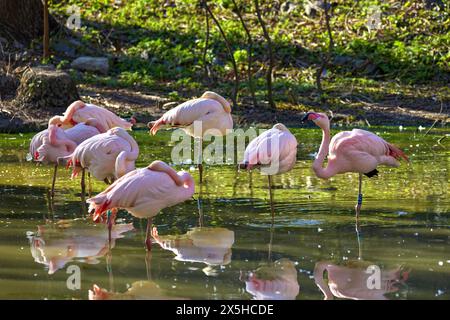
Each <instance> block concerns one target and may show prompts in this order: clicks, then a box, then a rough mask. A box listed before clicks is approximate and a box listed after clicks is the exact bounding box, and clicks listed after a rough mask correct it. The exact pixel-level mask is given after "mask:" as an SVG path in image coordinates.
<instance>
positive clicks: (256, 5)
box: [254, 0, 276, 109]
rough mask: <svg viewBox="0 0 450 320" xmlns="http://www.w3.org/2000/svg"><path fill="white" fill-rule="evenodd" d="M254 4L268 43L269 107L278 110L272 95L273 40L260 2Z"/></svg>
mask: <svg viewBox="0 0 450 320" xmlns="http://www.w3.org/2000/svg"><path fill="white" fill-rule="evenodd" d="M254 3H255V10H256V16H257V17H258V21H259V24H260V25H261V29H262V31H263V34H264V37H265V38H266V41H267V48H268V50H269V67H268V68H267V73H266V79H267V99H268V100H269V106H270V107H271V108H272V109H276V105H275V102H274V100H273V94H272V74H273V66H274V57H273V50H272V40H271V39H270V35H269V33H268V32H267V28H266V24H265V23H264V20H263V19H262V16H261V11H260V9H259V1H258V0H254Z"/></svg>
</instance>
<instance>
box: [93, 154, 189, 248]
mask: <svg viewBox="0 0 450 320" xmlns="http://www.w3.org/2000/svg"><path fill="white" fill-rule="evenodd" d="M194 189H195V186H194V179H193V178H192V176H191V175H190V174H189V173H187V172H185V171H180V172H178V173H177V172H176V171H175V170H174V169H172V168H171V167H170V166H169V165H168V164H166V163H165V162H162V161H153V162H152V163H151V164H150V165H149V166H148V167H146V168H141V169H136V170H134V171H131V172H129V173H127V174H126V175H124V176H122V177H121V178H119V179H118V180H116V181H115V182H114V183H113V184H112V185H110V186H109V187H108V188H106V189H105V190H104V191H103V192H101V193H100V194H98V195H96V196H95V197H93V198H90V199H88V200H87V203H89V204H90V205H89V212H91V211H94V216H93V218H94V221H97V220H99V218H100V217H101V216H102V215H103V214H104V213H105V212H106V211H108V210H111V212H112V216H113V217H112V218H111V217H108V227H109V228H111V226H112V221H114V217H115V215H116V213H117V209H118V208H123V209H126V210H127V211H128V212H130V213H131V214H132V215H133V216H135V217H137V218H147V232H146V240H145V243H146V246H147V250H148V251H150V250H151V239H150V230H151V225H152V220H153V217H154V216H156V215H157V214H158V212H159V211H161V210H162V209H163V208H167V207H171V206H174V205H176V204H178V203H181V202H183V201H186V200H187V199H190V198H191V197H192V195H193V194H194Z"/></svg>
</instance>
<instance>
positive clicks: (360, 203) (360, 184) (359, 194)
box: [355, 173, 363, 225]
mask: <svg viewBox="0 0 450 320" xmlns="http://www.w3.org/2000/svg"><path fill="white" fill-rule="evenodd" d="M362 200H363V195H362V174H361V173H360V174H359V183H358V202H357V203H356V206H355V212H356V223H357V225H358V219H359V214H360V212H361V205H362Z"/></svg>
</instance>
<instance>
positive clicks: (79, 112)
mask: <svg viewBox="0 0 450 320" xmlns="http://www.w3.org/2000/svg"><path fill="white" fill-rule="evenodd" d="M90 118H94V119H96V120H97V121H98V122H99V125H100V126H101V127H103V128H104V130H103V131H106V130H108V129H112V128H114V127H120V128H124V129H125V130H131V127H132V126H133V124H134V123H135V122H136V120H135V119H134V118H131V120H130V121H127V120H125V119H122V118H120V117H119V116H117V115H116V114H114V113H113V112H111V111H109V110H107V109H105V108H102V107H99V106H96V105H94V104H90V103H84V102H83V101H80V100H78V101H75V102H73V103H72V104H71V105H70V106H69V107H68V108H67V109H66V111H65V112H64V115H63V116H54V117H53V118H51V119H50V120H49V125H52V124H56V125H62V126H64V127H71V126H74V125H76V124H77V123H80V122H84V121H86V120H87V119H90Z"/></svg>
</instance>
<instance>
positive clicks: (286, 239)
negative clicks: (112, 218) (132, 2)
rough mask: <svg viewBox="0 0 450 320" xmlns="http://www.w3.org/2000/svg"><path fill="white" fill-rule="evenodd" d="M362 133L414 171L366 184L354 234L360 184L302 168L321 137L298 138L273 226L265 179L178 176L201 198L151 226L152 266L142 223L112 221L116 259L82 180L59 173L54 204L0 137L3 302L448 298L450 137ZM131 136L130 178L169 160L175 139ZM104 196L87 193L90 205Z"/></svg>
mask: <svg viewBox="0 0 450 320" xmlns="http://www.w3.org/2000/svg"><path fill="white" fill-rule="evenodd" d="M369 130H371V131H373V132H375V133H377V134H379V135H380V136H382V137H383V138H385V139H386V140H388V141H390V142H392V143H394V144H396V145H398V146H399V147H401V148H402V149H403V150H404V151H405V152H406V153H407V154H408V155H409V156H410V159H411V163H410V165H406V164H405V163H403V164H402V166H401V167H400V168H386V167H381V168H379V171H380V175H379V176H378V177H375V178H372V179H368V178H366V177H365V178H364V181H363V194H364V203H363V208H362V213H361V218H360V232H359V234H358V233H357V232H356V231H355V218H354V205H355V201H356V196H357V187H358V176H357V175H356V174H342V175H339V176H336V177H333V178H331V179H330V180H328V181H323V180H320V179H318V178H316V177H315V176H314V174H313V172H312V170H311V169H310V167H311V163H312V159H313V155H314V152H315V151H316V150H317V149H318V147H319V144H320V140H321V132H320V131H319V130H317V129H293V130H292V132H293V133H294V134H295V136H296V137H297V139H298V142H299V146H298V161H297V164H296V166H295V168H294V170H292V171H291V172H289V173H286V174H283V175H279V176H275V177H274V185H275V187H274V190H273V191H274V209H275V218H274V224H273V227H272V224H271V220H272V219H271V210H270V205H269V194H268V187H267V178H266V177H265V176H261V175H260V174H259V172H257V171H255V172H253V173H252V174H249V173H248V172H245V171H240V172H238V171H237V169H236V166H234V165H216V166H206V168H205V181H204V183H203V184H202V185H201V186H199V184H198V171H197V170H196V169H195V167H193V166H192V165H177V166H175V168H176V169H185V170H188V171H190V172H191V174H192V175H193V176H194V178H195V179H196V182H197V185H196V194H195V196H194V198H195V199H192V200H190V201H186V202H185V203H182V204H179V205H177V206H175V207H172V208H167V209H165V210H163V211H162V212H161V213H160V214H159V215H158V216H157V217H155V218H154V220H153V223H154V224H155V226H156V227H157V230H158V233H159V242H160V243H157V242H156V241H154V242H153V247H152V251H151V253H150V254H146V250H145V249H144V244H143V241H144V236H145V227H146V221H140V220H138V219H133V218H132V217H131V216H130V215H129V214H127V212H126V211H120V213H119V221H118V224H122V225H119V226H117V227H116V228H117V229H116V230H115V232H113V238H114V239H113V241H112V243H111V249H110V248H109V245H108V240H107V237H108V236H107V230H106V227H105V226H104V225H95V224H94V223H93V222H92V221H91V219H90V218H89V217H87V216H85V215H84V213H83V210H82V208H83V207H82V205H81V201H80V186H79V180H70V178H69V177H70V173H69V172H68V171H66V170H64V169H61V170H60V171H59V175H58V180H57V183H56V195H55V198H54V200H53V201H50V200H49V197H48V190H49V186H50V182H51V181H50V180H51V174H52V170H53V168H52V167H50V166H36V164H34V163H31V162H27V161H26V154H27V152H28V144H29V141H30V139H31V137H32V136H33V135H32V134H23V135H22V134H20V135H8V134H2V135H0V199H1V204H0V298H1V299H14V298H25V299H88V298H89V290H90V289H92V288H93V286H94V285H97V286H98V287H100V288H102V289H104V290H105V291H104V294H103V295H102V296H101V297H103V298H117V299H133V298H151V299H166V298H183V299H252V298H270V297H272V298H275V297H277V298H283V299H292V298H295V299H323V298H324V294H323V293H322V292H321V291H320V289H319V288H318V286H317V285H316V283H317V282H318V281H319V280H318V279H323V283H325V285H326V286H327V287H328V288H330V287H333V288H334V287H337V289H334V292H331V291H332V290H331V291H330V292H331V293H332V294H333V295H334V296H335V299H337V298H353V299H358V298H359V299H361V298H367V297H370V296H371V297H372V298H377V299H380V298H386V299H449V298H450V247H449V243H450V227H449V226H450V224H449V222H450V219H449V217H450V200H449V183H448V174H449V163H450V162H449V159H450V148H449V147H450V137H448V131H446V130H445V129H433V130H432V131H430V132H429V133H428V134H426V135H425V131H421V132H420V131H418V130H417V128H405V129H404V130H403V131H399V129H398V128H396V127H392V128H385V127H372V128H370V129H369ZM334 132H337V130H334ZM132 134H133V136H134V137H135V138H136V139H137V141H138V143H139V146H140V156H139V159H138V162H137V166H138V167H142V166H145V165H148V164H149V163H150V162H152V161H153V160H156V159H160V160H164V161H167V162H171V159H170V151H171V147H172V146H173V143H169V140H170V132H169V131H163V132H161V133H158V135H157V136H154V137H153V136H149V135H148V134H147V132H146V131H134V132H132ZM443 137H444V138H443ZM442 138H443V139H442ZM104 188H105V185H104V183H103V182H98V181H93V193H94V194H95V193H97V192H100V191H101V190H103V189H104ZM199 210H200V214H201V216H200V214H199ZM126 223H131V224H132V225H128V226H127V225H124V224H126ZM72 266H78V267H79V270H80V285H81V286H80V288H79V289H77V288H75V290H71V289H74V288H73V287H70V285H69V286H68V285H67V280H68V278H69V277H70V276H71V274H70V273H67V272H72V271H73V269H72V268H73V267H72ZM320 266H326V267H325V270H326V271H327V272H323V271H322V272H318V271H317V270H319V269H320ZM369 266H376V267H378V268H379V269H380V270H381V275H382V276H381V278H382V281H381V288H380V289H377V288H372V289H369V288H368V286H367V282H366V280H365V278H364V275H366V277H367V273H366V271H367V268H368V267H369ZM315 268H316V272H314V270H315ZM71 270H72V271H71ZM251 275H253V277H254V278H257V279H259V280H258V281H255V283H254V286H253V287H251V286H249V285H247V286H246V283H245V280H249V276H250V278H251ZM69 280H70V279H69ZM255 288H256V289H255ZM98 297H100V296H98Z"/></svg>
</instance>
